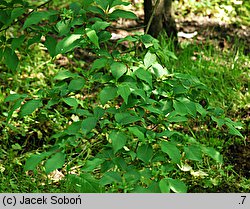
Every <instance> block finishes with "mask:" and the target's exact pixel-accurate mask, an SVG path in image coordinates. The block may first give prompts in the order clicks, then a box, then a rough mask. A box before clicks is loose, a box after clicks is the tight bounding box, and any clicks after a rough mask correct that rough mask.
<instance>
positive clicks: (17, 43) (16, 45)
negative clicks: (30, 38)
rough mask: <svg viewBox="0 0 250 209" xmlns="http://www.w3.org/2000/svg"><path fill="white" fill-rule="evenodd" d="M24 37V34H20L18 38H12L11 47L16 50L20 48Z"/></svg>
mask: <svg viewBox="0 0 250 209" xmlns="http://www.w3.org/2000/svg"><path fill="white" fill-rule="evenodd" d="M24 39H25V36H24V35H22V36H20V37H18V38H14V39H12V41H11V49H12V50H15V49H17V48H19V47H20V46H21V45H22V43H23V41H24Z"/></svg>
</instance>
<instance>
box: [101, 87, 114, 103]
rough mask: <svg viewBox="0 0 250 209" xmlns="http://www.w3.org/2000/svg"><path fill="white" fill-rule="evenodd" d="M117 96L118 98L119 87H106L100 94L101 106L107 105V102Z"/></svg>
mask: <svg viewBox="0 0 250 209" xmlns="http://www.w3.org/2000/svg"><path fill="white" fill-rule="evenodd" d="M116 96H117V87H110V86H107V87H105V88H104V89H103V90H102V91H101V92H100V100H101V104H102V105H105V104H106V103H107V101H109V100H112V99H114V98H115V97H116Z"/></svg>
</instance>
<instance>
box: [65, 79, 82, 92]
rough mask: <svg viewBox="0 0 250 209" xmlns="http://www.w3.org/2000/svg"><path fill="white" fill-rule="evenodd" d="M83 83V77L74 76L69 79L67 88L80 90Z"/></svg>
mask: <svg viewBox="0 0 250 209" xmlns="http://www.w3.org/2000/svg"><path fill="white" fill-rule="evenodd" d="M84 85H85V80H84V79H83V78H76V79H73V80H71V81H70V83H69V86H68V89H69V90H70V91H78V90H81V89H82V88H83V87H84Z"/></svg>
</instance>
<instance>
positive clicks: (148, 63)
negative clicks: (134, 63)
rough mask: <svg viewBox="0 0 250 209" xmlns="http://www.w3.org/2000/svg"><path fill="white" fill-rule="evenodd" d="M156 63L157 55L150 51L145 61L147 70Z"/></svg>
mask: <svg viewBox="0 0 250 209" xmlns="http://www.w3.org/2000/svg"><path fill="white" fill-rule="evenodd" d="M155 61H156V55H155V54H152V53H151V52H150V51H148V52H147V54H146V55H145V57H144V59H143V62H144V65H145V67H146V68H148V67H150V66H151V65H152V64H153V63H154V62H155Z"/></svg>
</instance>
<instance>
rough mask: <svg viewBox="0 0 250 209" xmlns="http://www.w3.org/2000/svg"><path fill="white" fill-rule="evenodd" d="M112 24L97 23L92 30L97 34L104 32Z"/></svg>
mask: <svg viewBox="0 0 250 209" xmlns="http://www.w3.org/2000/svg"><path fill="white" fill-rule="evenodd" d="M110 24H111V23H108V22H105V21H96V22H95V23H94V24H93V25H92V26H91V28H92V29H93V30H95V31H96V32H98V31H100V30H104V29H105V28H107V27H108V26H110Z"/></svg>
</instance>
